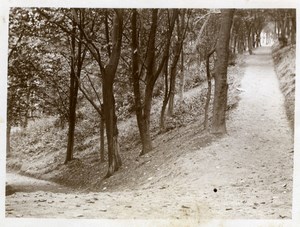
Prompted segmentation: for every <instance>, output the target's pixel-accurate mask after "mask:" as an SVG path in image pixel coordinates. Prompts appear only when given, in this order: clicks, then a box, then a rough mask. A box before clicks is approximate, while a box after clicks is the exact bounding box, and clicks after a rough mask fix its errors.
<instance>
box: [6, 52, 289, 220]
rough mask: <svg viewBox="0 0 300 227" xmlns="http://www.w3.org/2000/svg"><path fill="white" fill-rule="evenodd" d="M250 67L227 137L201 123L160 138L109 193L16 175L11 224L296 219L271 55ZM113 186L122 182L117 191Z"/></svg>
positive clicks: (105, 188)
mask: <svg viewBox="0 0 300 227" xmlns="http://www.w3.org/2000/svg"><path fill="white" fill-rule="evenodd" d="M244 67H245V73H244V77H243V78H242V81H241V87H240V88H239V91H241V93H240V101H239V103H238V105H237V107H236V108H234V109H233V110H232V111H231V112H230V114H229V116H228V119H227V130H228V133H227V135H225V136H223V137H221V138H218V137H215V136H212V135H210V134H209V133H208V132H202V131H201V130H200V129H199V124H197V123H194V124H190V125H187V126H185V127H180V128H176V129H174V130H171V131H168V132H167V133H166V134H165V135H164V137H160V138H156V139H155V144H156V148H155V149H154V151H153V152H151V153H149V154H148V155H145V156H144V157H138V158H136V159H135V160H131V162H129V161H128V160H127V161H126V160H125V161H124V163H123V166H122V169H121V171H120V172H118V173H116V175H115V176H112V177H111V178H109V179H107V180H105V182H102V184H101V185H102V186H101V187H102V188H101V192H99V191H98V192H97V191H93V192H84V191H74V190H71V189H70V190H68V188H65V187H63V186H61V189H62V191H60V190H58V189H59V187H60V186H59V185H57V184H54V183H49V182H48V183H45V182H40V181H39V180H36V179H33V178H26V179H24V178H23V176H20V175H17V174H13V173H12V174H8V175H7V182H8V183H9V184H10V185H12V186H14V185H17V187H18V190H17V192H16V193H14V194H12V195H10V196H7V197H6V217H33V218H120V219H123V218H127V219H132V218H133V219H158V218H163V219H164V218H168V219H195V220H202V219H207V218H221V219H222V218H226V219H228V218H230V219H253V218H256V219H285V218H287V219H290V218H291V215H292V187H293V138H292V137H293V135H292V134H293V133H292V129H291V128H290V126H289V122H288V120H287V116H286V113H285V109H284V97H283V95H282V93H281V91H280V89H279V83H278V79H277V76H276V74H275V72H274V65H273V60H272V56H271V48H270V47H263V48H259V49H257V50H255V51H254V55H251V56H249V55H248V56H245V65H244ZM174 152H175V154H174ZM125 170H126V171H125ZM145 172H147V174H146V176H144V177H142V176H143V175H145ZM116 179H117V180H116ZM121 179H123V180H121ZM113 181H114V182H119V183H118V184H114V187H113V188H112V187H110V184H111V182H113ZM35 184H36V185H39V187H37V186H36V185H35ZM22 185H23V186H24V188H27V189H26V190H20V188H22ZM30 185H31V186H30Z"/></svg>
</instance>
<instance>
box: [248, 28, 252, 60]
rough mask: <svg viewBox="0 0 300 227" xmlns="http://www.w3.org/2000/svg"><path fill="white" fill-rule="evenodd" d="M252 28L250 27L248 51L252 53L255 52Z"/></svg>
mask: <svg viewBox="0 0 300 227" xmlns="http://www.w3.org/2000/svg"><path fill="white" fill-rule="evenodd" d="M251 30H252V29H251V28H250V31H249V32H248V38H247V39H248V52H249V54H250V55H251V54H253V52H252V48H253V47H252V35H251Z"/></svg>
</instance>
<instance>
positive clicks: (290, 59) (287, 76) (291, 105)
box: [273, 45, 296, 130]
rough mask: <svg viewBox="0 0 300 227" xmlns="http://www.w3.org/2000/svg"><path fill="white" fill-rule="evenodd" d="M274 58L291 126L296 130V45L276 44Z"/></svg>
mask: <svg viewBox="0 0 300 227" xmlns="http://www.w3.org/2000/svg"><path fill="white" fill-rule="evenodd" d="M273 60H274V66H275V71H276V74H277V76H278V79H279V85H280V89H281V91H282V93H283V95H284V98H285V102H284V104H285V109H286V115H287V117H288V119H289V122H290V125H291V128H292V129H293V130H294V111H295V80H296V74H295V70H296V65H295V64H296V61H295V60H296V45H289V46H287V47H284V48H280V47H279V46H274V47H273Z"/></svg>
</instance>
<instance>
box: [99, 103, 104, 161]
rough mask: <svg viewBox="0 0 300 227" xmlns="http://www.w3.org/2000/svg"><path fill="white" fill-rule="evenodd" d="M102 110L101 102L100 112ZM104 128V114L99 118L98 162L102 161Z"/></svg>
mask: <svg viewBox="0 0 300 227" xmlns="http://www.w3.org/2000/svg"><path fill="white" fill-rule="evenodd" d="M103 112H104V107H103V104H102V105H101V113H102V115H104V114H103ZM104 130H105V119H104V116H101V119H100V162H104V161H105V158H104Z"/></svg>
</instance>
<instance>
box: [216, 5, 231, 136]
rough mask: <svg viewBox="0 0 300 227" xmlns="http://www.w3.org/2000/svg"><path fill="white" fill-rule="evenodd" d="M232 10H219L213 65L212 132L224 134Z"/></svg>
mask: <svg viewBox="0 0 300 227" xmlns="http://www.w3.org/2000/svg"><path fill="white" fill-rule="evenodd" d="M233 14H234V10H233V9H224V10H221V18H222V21H221V28H220V31H219V35H218V41H217V44H216V53H217V61H216V66H215V92H214V103H213V117H212V131H211V132H212V133H213V134H225V133H226V122H225V114H226V108H227V90H228V84H227V67H228V55H229V50H228V49H229V47H228V46H229V40H230V28H231V25H232V19H233Z"/></svg>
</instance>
